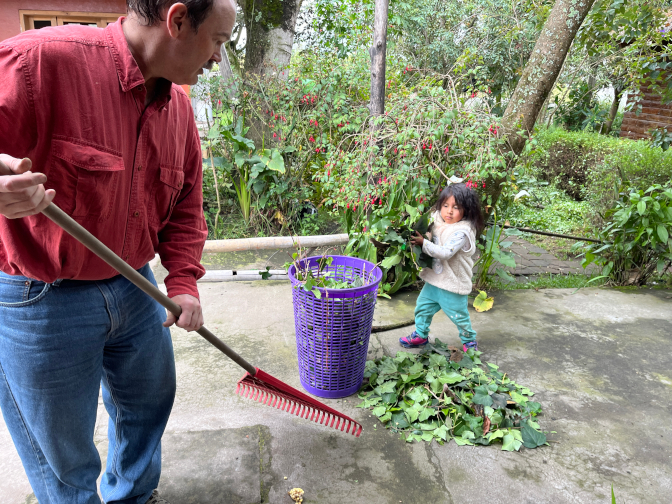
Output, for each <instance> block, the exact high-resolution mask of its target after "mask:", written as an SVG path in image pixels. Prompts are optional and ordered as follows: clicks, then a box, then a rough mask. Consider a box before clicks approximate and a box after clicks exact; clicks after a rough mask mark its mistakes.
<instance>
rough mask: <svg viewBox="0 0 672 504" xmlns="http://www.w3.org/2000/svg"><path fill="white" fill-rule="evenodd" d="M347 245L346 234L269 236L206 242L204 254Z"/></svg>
mask: <svg viewBox="0 0 672 504" xmlns="http://www.w3.org/2000/svg"><path fill="white" fill-rule="evenodd" d="M346 243H348V235H347V234H345V233H344V234H337V235H320V236H271V237H266V238H238V239H235V240H207V241H206V242H205V247H204V248H203V253H204V254H212V253H219V252H244V251H247V250H272V249H285V248H295V247H306V248H311V247H333V246H336V245H345V244H346Z"/></svg>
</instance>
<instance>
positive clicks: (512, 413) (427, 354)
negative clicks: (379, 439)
mask: <svg viewBox="0 0 672 504" xmlns="http://www.w3.org/2000/svg"><path fill="white" fill-rule="evenodd" d="M460 354H461V352H459V351H457V349H455V348H453V347H448V346H447V345H446V344H445V343H442V342H441V341H440V340H438V339H436V340H435V341H434V342H433V343H429V344H428V345H427V346H426V347H425V348H423V350H422V351H421V352H420V353H418V354H414V353H410V352H403V351H402V352H397V355H396V357H387V356H384V357H382V358H381V359H377V360H375V361H367V362H366V368H365V371H364V379H365V381H366V380H368V383H366V384H365V385H364V386H363V387H362V388H361V389H360V392H359V397H360V399H363V401H362V402H361V403H360V404H359V405H358V406H357V407H359V408H369V409H371V411H372V413H373V414H374V415H375V416H376V417H378V419H379V420H380V421H381V422H382V423H383V424H384V425H385V427H386V428H388V429H390V430H392V431H393V432H397V433H400V434H401V436H402V439H404V440H406V441H407V442H413V441H427V442H431V441H432V440H434V439H435V440H436V441H437V442H438V443H439V444H444V443H447V442H450V440H451V439H452V440H454V441H455V443H457V444H458V445H460V446H463V445H469V446H473V445H477V444H480V445H490V444H493V443H496V442H498V443H501V444H502V450H505V451H518V450H519V449H520V447H521V446H525V447H526V448H537V447H538V446H542V445H547V444H548V442H547V440H546V435H545V434H544V433H543V432H541V430H540V428H539V424H538V423H537V422H536V420H535V418H536V417H537V415H539V414H540V413H541V404H539V403H538V402H536V401H532V399H531V397H532V396H533V395H534V394H533V392H532V391H530V389H528V388H527V387H523V386H520V385H518V384H517V383H515V382H513V381H512V380H511V379H510V378H509V377H507V375H506V373H502V372H501V371H500V370H499V367H498V366H497V365H495V364H491V363H485V364H483V363H482V362H481V360H480V358H479V356H480V355H481V352H478V351H474V350H472V349H470V350H469V351H468V352H467V353H466V354H462V355H463V357H462V359H461V360H460V361H459V362H456V361H455V356H456V355H460ZM451 355H452V356H453V359H452V360H451Z"/></svg>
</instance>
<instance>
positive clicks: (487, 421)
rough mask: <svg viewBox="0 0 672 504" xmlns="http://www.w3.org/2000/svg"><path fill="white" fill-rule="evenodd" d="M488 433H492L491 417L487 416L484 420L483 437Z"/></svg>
mask: <svg viewBox="0 0 672 504" xmlns="http://www.w3.org/2000/svg"><path fill="white" fill-rule="evenodd" d="M488 432H490V417H488V416H487V415H486V416H485V418H483V435H484V436H485V435H486V434H487V433H488Z"/></svg>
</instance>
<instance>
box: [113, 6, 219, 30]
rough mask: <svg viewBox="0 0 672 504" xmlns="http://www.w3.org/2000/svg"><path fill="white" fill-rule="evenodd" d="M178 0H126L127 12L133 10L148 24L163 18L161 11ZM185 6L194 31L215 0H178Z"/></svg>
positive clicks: (150, 24)
mask: <svg viewBox="0 0 672 504" xmlns="http://www.w3.org/2000/svg"><path fill="white" fill-rule="evenodd" d="M177 1H178V0H126V7H127V8H128V10H129V12H135V13H136V14H137V15H138V16H139V17H141V18H143V19H144V20H145V22H146V23H147V25H148V26H152V25H154V24H156V23H158V22H159V21H162V20H163V11H164V10H165V9H167V8H169V7H170V6H171V5H173V4H174V3H176V2H177ZM180 2H181V3H183V4H184V5H185V6H186V7H187V17H188V18H189V22H190V23H191V27H192V28H193V29H194V31H198V27H199V26H201V23H203V21H205V18H207V17H208V15H209V14H210V11H211V10H212V6H213V4H214V3H215V0H180Z"/></svg>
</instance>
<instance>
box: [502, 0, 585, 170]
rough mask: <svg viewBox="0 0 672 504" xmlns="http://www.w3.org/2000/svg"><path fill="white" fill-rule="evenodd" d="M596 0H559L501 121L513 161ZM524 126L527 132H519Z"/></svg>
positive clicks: (521, 149)
mask: <svg viewBox="0 0 672 504" xmlns="http://www.w3.org/2000/svg"><path fill="white" fill-rule="evenodd" d="M594 2H595V0H556V2H555V5H554V6H553V10H551V14H550V16H549V17H548V20H547V21H546V24H545V25H544V28H543V30H542V31H541V35H539V39H537V43H536V44H535V46H534V50H533V51H532V55H531V56H530V59H529V61H528V62H527V65H526V66H525V70H524V71H523V75H522V77H521V78H520V81H519V82H518V85H517V86H516V90H515V91H514V92H513V96H512V97H511V100H510V101H509V105H508V106H507V107H506V111H505V112H504V117H503V119H502V125H503V130H504V134H505V135H506V136H507V140H508V143H509V147H510V150H511V152H512V153H513V157H512V162H515V158H516V157H517V156H519V155H520V153H521V152H522V151H523V147H525V142H526V140H527V136H529V134H530V133H531V132H532V129H533V128H534V124H535V122H536V120H537V115H538V114H539V111H540V110H541V107H542V106H543V104H544V102H545V101H546V97H547V96H548V95H549V93H550V92H551V90H552V89H553V86H554V85H555V81H556V79H557V78H558V74H559V73H560V69H561V68H562V65H563V63H564V61H565V57H566V56H567V52H568V51H569V48H570V46H571V45H572V41H573V40H574V37H575V36H576V32H577V31H578V30H579V27H580V26H581V23H583V20H584V19H585V17H586V15H587V14H588V12H589V11H590V9H591V8H592V6H593V3H594ZM520 130H524V131H525V132H527V134H528V135H524V136H522V137H521V136H520V135H518V133H517V132H518V131H520Z"/></svg>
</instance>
